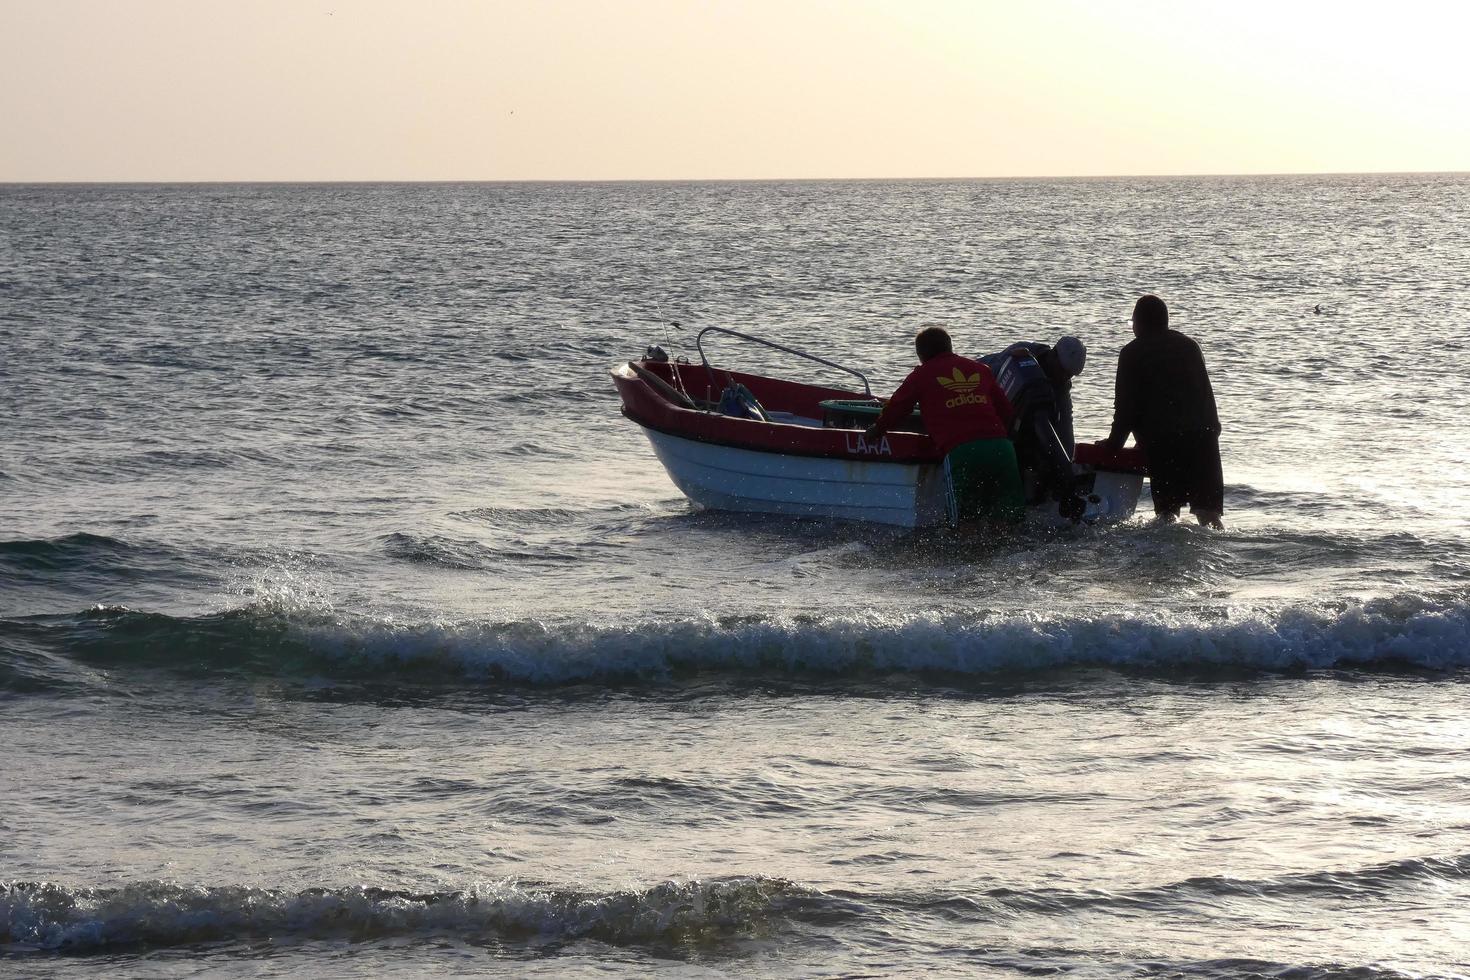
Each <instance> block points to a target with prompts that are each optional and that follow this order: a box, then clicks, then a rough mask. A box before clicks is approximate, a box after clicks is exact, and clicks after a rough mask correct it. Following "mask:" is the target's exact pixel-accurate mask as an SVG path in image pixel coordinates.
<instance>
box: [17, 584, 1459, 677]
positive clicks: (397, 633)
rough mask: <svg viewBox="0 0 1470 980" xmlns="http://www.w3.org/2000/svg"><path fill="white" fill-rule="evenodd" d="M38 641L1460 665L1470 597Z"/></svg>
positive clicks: (429, 665)
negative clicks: (1249, 607)
mask: <svg viewBox="0 0 1470 980" xmlns="http://www.w3.org/2000/svg"><path fill="white" fill-rule="evenodd" d="M37 650H41V651H45V652H46V653H47V654H48V658H47V659H51V658H55V657H57V656H60V657H63V658H66V659H68V660H73V659H74V660H80V661H82V662H84V663H87V664H93V665H101V666H105V667H112V668H123V667H128V666H148V667H162V668H170V669H179V670H186V671H203V672H209V673H213V672H226V673H231V672H245V673H251V674H256V673H264V674H271V675H288V676H289V675H292V674H302V673H307V674H311V675H313V676H323V675H324V676H327V677H341V678H344V679H352V678H358V679H371V678H375V677H381V676H396V677H398V678H400V679H401V678H403V677H405V676H407V677H411V678H413V679H424V680H433V681H440V682H442V681H451V680H456V679H458V680H467V681H473V682H500V683H505V684H513V685H514V684H521V685H556V684H569V683H589V682H599V681H602V682H612V683H626V682H637V681H652V682H659V681H664V680H669V679H678V678H683V677H690V676H695V675H699V674H701V673H706V672H716V673H734V674H758V675H760V676H762V677H766V676H772V675H776V676H780V675H792V676H801V677H807V678H814V679H819V678H832V679H845V678H861V677H864V676H871V675H874V674H880V675H881V674H891V673H895V672H898V673H915V674H937V675H946V676H956V675H957V676H960V677H965V676H975V677H980V676H985V675H989V674H994V673H997V672H1017V671H1020V672H1025V671H1039V670H1051V669H1057V668H1065V667H1073V666H1081V667H1111V668H1119V669H1129V670H1143V671H1151V670H1152V671H1176V670H1193V669H1213V668H1234V669H1247V670H1264V671H1278V670H1311V669H1328V668H1352V667H1387V668H1393V667H1400V668H1412V669H1427V670H1439V671H1446V670H1458V669H1461V668H1465V667H1470V603H1467V601H1466V600H1465V599H1463V598H1461V597H1440V598H1433V597H1422V596H1398V597H1390V598H1384V599H1376V600H1371V601H1367V602H1361V603H1336V604H1324V605H1320V606H1303V605H1298V606H1287V607H1283V608H1279V609H1275V610H1257V611H1241V610H1228V611H1227V610H1214V611H1212V612H1207V613H1193V614H1188V615H1186V614H1178V615H1173V614H1164V613H1157V614H1138V613H1125V612H1119V613H1112V614H1099V615H1096V616H1094V617H1091V618H1079V617H1065V616H1054V617H1048V616H1042V615H1028V614H1015V613H1012V614H999V613H996V614H983V615H974V616H959V615H940V614H928V615H925V614H911V615H901V616H900V615H892V614H881V613H877V612H873V613H867V614H861V615H853V616H847V617H838V616H775V615H772V616H742V617H715V616H706V617H694V618H682V619H673V620H649V621H643V622H633V623H626V624H617V623H611V624H595V623H577V622H570V623H550V622H541V621H536V620H519V621H509V622H485V621H468V622H418V623H412V622H399V621H395V620H391V619H381V618H374V617H369V616H362V615H350V614H341V613H339V612H336V611H334V610H332V609H330V608H322V607H320V606H306V607H302V606H287V605H282V604H280V603H273V602H263V603H257V604H252V605H247V606H244V607H241V608H238V609H234V610H230V611H226V612H221V613H214V614H210V615H203V616H194V617H188V616H169V615H165V614H162V613H150V612H140V611H135V610H131V609H127V608H125V607H117V606H113V607H97V608H94V609H91V610H88V611H86V612H84V613H80V614H75V615H69V616H36V617H25V618H19V619H0V685H4V684H5V682H6V680H7V677H8V675H9V674H14V673H15V672H16V671H24V670H33V669H37V668H36V667H35V665H36V663H37V658H36V656H35V651H37ZM21 651H30V654H29V655H28V656H22V655H21Z"/></svg>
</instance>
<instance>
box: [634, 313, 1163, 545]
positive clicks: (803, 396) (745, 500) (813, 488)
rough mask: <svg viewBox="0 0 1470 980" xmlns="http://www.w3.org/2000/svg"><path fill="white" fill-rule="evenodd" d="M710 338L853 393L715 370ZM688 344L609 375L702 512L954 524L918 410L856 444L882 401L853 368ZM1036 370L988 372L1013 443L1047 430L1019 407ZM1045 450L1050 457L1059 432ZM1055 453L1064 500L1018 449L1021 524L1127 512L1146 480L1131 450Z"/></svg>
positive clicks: (940, 461) (656, 351)
mask: <svg viewBox="0 0 1470 980" xmlns="http://www.w3.org/2000/svg"><path fill="white" fill-rule="evenodd" d="M709 334H722V335H726V336H731V337H735V338H739V339H741V340H745V341H749V342H753V343H756V344H760V345H763V346H765V347H767V348H772V349H775V350H777V351H782V352H784V353H786V354H791V355H794V356H796V357H799V358H804V359H806V360H808V361H813V362H816V363H818V364H820V365H823V366H824V367H827V368H832V369H835V370H837V371H841V372H845V373H846V374H848V375H850V376H852V377H854V378H856V379H857V380H858V381H860V382H861V383H862V391H861V392H858V391H853V390H850V389H845V388H833V387H826V386H822V385H813V384H802V383H799V382H795V381H788V380H784V379H781V378H772V377H764V376H762V375H758V374H751V373H748V372H741V371H731V370H726V369H725V368H716V367H714V366H713V365H711V364H710V361H709V358H708V357H707V356H706V355H705V351H704V340H705V337H706V336H707V335H709ZM695 348H696V350H697V351H698V353H699V363H697V364H695V363H693V362H690V361H686V360H682V359H681V360H671V359H669V357H668V355H667V354H666V353H665V352H664V351H663V350H662V349H661V348H658V347H650V348H649V349H648V352H647V354H646V355H645V356H644V357H643V358H642V359H640V360H635V361H628V362H626V363H623V364H619V365H617V366H616V367H614V368H613V369H612V377H613V382H614V383H615V384H616V386H617V389H618V394H619V396H620V397H621V399H622V410H623V415H624V416H626V417H627V418H629V419H631V420H632V421H633V422H636V423H637V424H638V425H639V426H641V427H642V428H643V432H644V434H645V435H646V436H648V441H649V442H650V443H652V445H653V451H654V453H655V455H657V456H658V458H659V461H660V462H661V463H663V466H664V469H665V470H667V471H668V474H669V478H670V479H671V480H673V481H674V485H675V486H677V487H678V488H679V489H680V490H681V491H683V493H684V495H685V496H687V497H688V498H689V499H690V500H693V501H694V502H695V503H697V504H700V505H702V506H704V507H707V508H710V509H712V510H727V511H745V512H754V513H763V514H783V515H788V516H792V517H813V518H829V519H838V520H851V521H871V522H876V523H880V524H895V525H899V526H901V527H923V526H927V525H934V524H944V523H947V522H949V521H950V520H951V513H950V501H949V498H950V494H949V490H948V485H947V482H946V476H945V469H944V458H943V454H942V453H941V452H940V451H939V449H938V447H937V446H935V444H934V442H933V441H932V440H930V438H929V436H928V435H926V434H925V433H924V428H923V419H922V418H921V417H920V416H919V415H918V413H917V412H916V413H915V414H914V415H913V416H911V417H910V418H909V420H908V421H907V422H906V423H905V424H903V425H901V426H898V427H896V429H895V430H894V431H891V432H888V433H887V434H885V435H883V436H881V437H879V438H876V439H869V438H867V437H866V436H865V435H864V430H865V429H866V428H867V426H868V425H870V424H871V423H872V422H873V421H874V420H875V419H876V418H877V416H878V412H879V411H880V410H881V408H882V403H881V402H880V401H879V400H878V399H877V398H874V397H873V391H872V386H871V385H869V383H868V379H867V378H866V377H865V376H864V375H863V374H862V373H861V372H859V371H857V370H855V369H853V368H850V367H847V366H844V365H841V364H838V363H836V362H834V361H830V360H828V359H826V358H823V357H818V356H817V355H815V354H810V353H808V352H806V351H801V350H797V349H796V348H792V347H787V346H785V345H783V344H778V343H774V342H772V341H769V340H765V339H763V338H760V337H755V336H753V335H750V334H745V333H741V332H739V331H735V330H729V329H726V328H724V327H706V328H705V329H703V330H701V331H700V332H699V334H698V336H697V337H696V339H695ZM1017 356H1018V357H1020V356H1021V355H1017ZM1039 372H1040V368H1039V367H1037V366H1036V362H1035V361H1034V360H1033V361H1031V362H1030V364H1029V365H1027V364H1025V363H1024V359H1023V360H1022V361H1018V362H1017V363H1016V364H1014V365H1013V364H1011V363H1010V361H1009V360H1008V361H1007V362H1006V363H1005V365H1004V366H1003V367H1002V368H1001V369H1000V370H999V371H997V373H996V374H997V380H998V381H1000V382H1001V385H1002V387H1003V388H1006V390H1007V394H1008V395H1011V396H1012V399H1011V400H1012V403H1013V404H1015V405H1017V406H1018V409H1017V413H1016V417H1017V418H1016V424H1015V426H1013V432H1015V433H1016V434H1020V433H1022V432H1029V431H1030V427H1032V426H1036V427H1038V429H1039V431H1041V432H1042V433H1043V435H1044V434H1045V433H1046V432H1049V430H1050V424H1049V423H1047V422H1044V421H1043V420H1042V416H1041V414H1040V413H1037V412H1027V411H1024V410H1023V409H1022V408H1021V407H1020V406H1021V405H1023V404H1024V403H1025V400H1026V391H1027V390H1028V384H1029V382H1031V381H1034V379H1035V377H1037V376H1039ZM1042 387H1043V386H1041V385H1032V386H1031V387H1030V389H1029V390H1040V389H1041V388H1042ZM1012 388H1015V391H1016V394H1013V392H1012ZM1017 394H1019V395H1020V396H1021V397H1019V398H1018V397H1017ZM1042 426H1044V428H1042ZM1042 441H1043V443H1045V444H1046V446H1047V449H1048V450H1049V451H1051V454H1052V457H1053V459H1054V458H1055V450H1056V449H1057V448H1058V446H1059V444H1058V443H1057V442H1056V437H1055V435H1054V434H1052V435H1051V436H1050V440H1045V439H1043V440H1042ZM1062 452H1063V454H1064V455H1063V456H1062V458H1061V462H1060V463H1053V464H1052V465H1060V466H1062V467H1065V469H1066V471H1067V477H1068V480H1067V484H1068V485H1067V490H1066V492H1065V493H1060V494H1059V493H1057V492H1056V491H1055V487H1056V485H1057V484H1056V481H1055V480H1053V479H1048V478H1043V474H1041V473H1039V472H1037V471H1039V470H1040V469H1042V468H1043V467H1042V463H1043V462H1044V460H1041V459H1037V458H1034V457H1035V456H1036V454H1023V460H1024V459H1026V458H1027V457H1028V456H1032V457H1033V462H1034V463H1035V464H1036V465H1034V466H1030V467H1028V466H1026V465H1025V464H1024V463H1023V477H1024V478H1025V482H1026V486H1027V493H1028V503H1029V506H1028V508H1027V519H1028V521H1030V520H1035V521H1040V522H1044V523H1056V524H1063V523H1069V522H1079V521H1080V522H1087V523H1093V522H1097V521H1106V520H1119V519H1123V518H1126V517H1128V516H1130V515H1131V514H1132V513H1133V511H1134V508H1135V507H1136V506H1137V504H1138V498H1139V494H1140V493H1141V492H1142V489H1143V477H1144V472H1145V471H1144V466H1143V459H1142V454H1141V453H1139V452H1138V450H1136V449H1124V450H1122V451H1120V452H1109V451H1107V450H1105V449H1103V448H1101V447H1098V446H1092V445H1079V446H1077V449H1076V455H1075V458H1068V457H1067V456H1066V455H1065V451H1064V450H1063V451H1062Z"/></svg>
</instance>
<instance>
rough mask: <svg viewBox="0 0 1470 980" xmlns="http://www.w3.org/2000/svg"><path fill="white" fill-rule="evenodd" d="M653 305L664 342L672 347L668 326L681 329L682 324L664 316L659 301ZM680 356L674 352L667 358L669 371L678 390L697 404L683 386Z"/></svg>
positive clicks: (692, 402)
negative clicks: (662, 332)
mask: <svg viewBox="0 0 1470 980" xmlns="http://www.w3.org/2000/svg"><path fill="white" fill-rule="evenodd" d="M653 307H654V309H656V310H658V321H659V322H660V323H662V324H663V325H664V343H665V344H668V345H669V347H673V346H674V336H673V334H671V333H669V327H673V328H674V329H675V330H679V331H682V330H683V329H684V325H683V324H682V323H680V322H679V321H678V320H670V319H669V318H668V317H667V316H665V315H664V307H663V304H662V303H660V302H659V301H658V300H654V301H653ZM681 356H682V355H679V354H675V355H674V356H673V357H671V358H669V373H671V374H672V375H673V376H674V383H675V384H676V385H678V386H679V391H680V392H681V393H683V395H684V397H685V398H688V399H689V401H690V403H691V404H695V405H697V404H698V402H696V401H695V400H694V398H693V396H691V395H690V394H689V391H688V389H686V388H685V387H684V378H683V377H682V376H680V374H679V358H680V357H681ZM685 363H686V364H687V363H688V359H687V358H686V359H685Z"/></svg>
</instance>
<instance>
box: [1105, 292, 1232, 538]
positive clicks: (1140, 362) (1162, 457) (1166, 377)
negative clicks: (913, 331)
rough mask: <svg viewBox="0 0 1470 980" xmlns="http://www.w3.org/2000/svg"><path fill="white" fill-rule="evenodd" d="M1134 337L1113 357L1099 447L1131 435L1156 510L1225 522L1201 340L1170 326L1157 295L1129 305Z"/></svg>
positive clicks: (1212, 523) (1117, 445)
mask: <svg viewBox="0 0 1470 980" xmlns="http://www.w3.org/2000/svg"><path fill="white" fill-rule="evenodd" d="M1132 324H1133V336H1134V338H1135V339H1134V340H1133V341H1132V342H1131V343H1129V344H1128V346H1126V347H1124V348H1123V351H1122V353H1120V354H1119V355H1118V382H1117V389H1116V394H1115V395H1114V400H1113V431H1112V433H1111V434H1110V435H1109V436H1108V438H1107V439H1106V440H1104V442H1103V444H1104V445H1105V446H1107V447H1108V448H1109V449H1114V450H1117V449H1121V448H1123V443H1124V442H1126V441H1127V439H1128V434H1129V433H1130V432H1131V433H1133V435H1134V436H1136V437H1137V439H1138V444H1139V445H1140V446H1141V447H1143V451H1144V455H1145V456H1146V457H1147V459H1148V472H1149V483H1150V485H1151V486H1152V488H1153V495H1154V513H1156V514H1158V515H1159V516H1160V517H1163V518H1166V519H1174V518H1177V517H1178V516H1179V508H1181V507H1183V506H1184V505H1185V504H1188V505H1189V510H1190V513H1192V514H1194V516H1195V517H1196V518H1198V519H1199V522H1200V523H1201V524H1205V525H1208V526H1209V527H1215V528H1218V527H1223V526H1224V525H1223V524H1222V523H1221V521H1220V516H1221V515H1222V514H1223V513H1224V512H1225V481H1224V479H1223V477H1222V475H1221V471H1220V416H1219V414H1218V412H1217V411H1216V410H1215V392H1214V389H1213V388H1211V387H1210V375H1209V373H1208V372H1207V371H1206V370H1205V359H1204V355H1203V354H1201V353H1200V349H1199V344H1196V343H1195V342H1194V341H1193V340H1191V339H1190V338H1188V337H1186V336H1185V335H1184V334H1182V333H1180V332H1179V331H1177V330H1170V329H1169V308H1168V307H1167V306H1165V305H1164V301H1163V300H1161V299H1159V298H1158V297H1157V296H1145V297H1143V298H1142V299H1140V300H1139V301H1138V303H1137V304H1136V305H1135V306H1134V307H1133V320H1132Z"/></svg>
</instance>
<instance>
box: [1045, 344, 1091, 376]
mask: <svg viewBox="0 0 1470 980" xmlns="http://www.w3.org/2000/svg"><path fill="white" fill-rule="evenodd" d="M1052 350H1054V351H1056V354H1057V364H1059V365H1061V368H1062V370H1063V371H1065V372H1066V373H1067V376H1068V377H1073V376H1076V375H1079V374H1081V373H1082V368H1083V367H1084V366H1085V365H1086V364H1087V345H1086V344H1084V343H1083V342H1082V341H1080V340H1078V339H1077V338H1076V337H1063V338H1062V339H1061V340H1059V341H1057V345H1056V346H1055V347H1053V348H1052Z"/></svg>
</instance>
